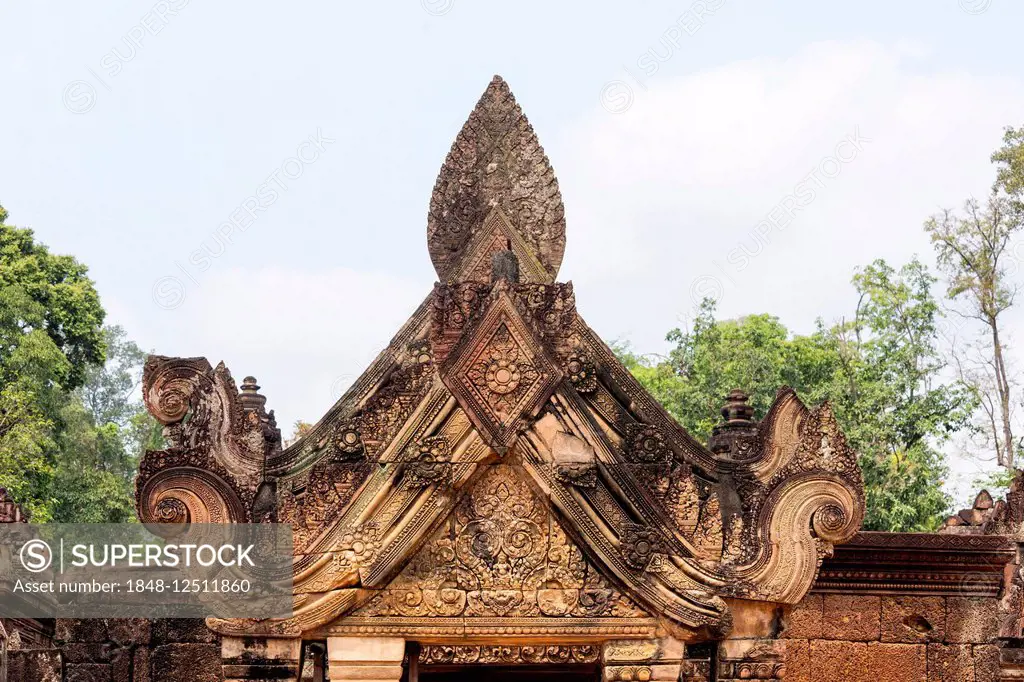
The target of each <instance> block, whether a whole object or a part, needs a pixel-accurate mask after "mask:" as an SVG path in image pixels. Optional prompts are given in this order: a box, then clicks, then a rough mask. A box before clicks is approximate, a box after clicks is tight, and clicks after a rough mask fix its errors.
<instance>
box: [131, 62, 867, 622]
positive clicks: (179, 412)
mask: <svg viewBox="0 0 1024 682" xmlns="http://www.w3.org/2000/svg"><path fill="white" fill-rule="evenodd" d="M564 239H565V223H564V215H563V210H562V203H561V198H560V195H559V193H558V189H557V182H556V181H555V179H554V175H553V172H552V171H551V167H550V165H549V164H548V162H547V159H546V157H545V156H544V153H543V150H542V149H541V147H540V146H539V144H538V143H537V140H536V136H535V135H534V133H533V130H532V128H530V126H529V124H528V123H527V122H526V119H525V117H524V116H523V115H522V111H521V110H520V109H519V107H518V105H517V104H516V103H515V101H514V99H513V98H512V96H511V94H510V93H509V92H508V88H507V86H506V85H505V84H504V82H503V81H501V80H500V79H496V80H495V81H494V82H492V84H491V85H490V87H489V88H488V89H487V91H486V92H485V94H484V96H483V97H482V98H481V101H480V103H479V104H478V106H477V108H476V109H475V110H474V112H473V114H472V115H471V117H470V120H469V121H468V122H467V124H466V126H465V127H464V128H463V130H462V132H461V133H460V134H459V138H458V139H457V140H456V143H455V145H454V146H453V147H452V151H451V153H450V154H449V156H448V159H447V160H446V162H445V165H444V167H443V168H442V171H441V173H440V175H439V178H438V182H437V185H436V186H435V190H434V194H433V196H432V199H431V209H430V217H429V223H428V247H429V251H430V256H431V259H432V261H433V262H434V265H435V268H436V269H437V271H438V273H439V276H440V278H441V281H440V282H438V283H437V284H436V285H435V287H434V290H433V292H432V293H431V294H430V295H429V296H428V298H427V300H426V301H425V302H424V303H423V304H422V305H421V306H420V307H419V309H418V310H417V311H416V313H415V314H414V315H413V316H412V318H411V319H410V320H409V322H408V323H407V324H406V325H405V326H404V327H403V328H402V329H401V330H400V331H399V333H398V335H397V336H396V337H395V338H394V339H393V340H392V342H391V344H389V346H388V348H387V349H385V351H384V352H382V353H381V355H380V356H379V357H378V359H377V360H375V361H374V363H373V364H372V365H371V366H370V368H369V369H368V370H367V372H366V373H365V374H364V375H363V376H361V377H360V378H359V379H358V380H357V381H356V382H355V383H354V384H353V386H352V388H351V389H349V391H348V392H346V394H345V396H343V397H342V399H341V400H339V401H338V403H337V404H336V405H335V406H334V407H333V408H332V409H331V410H330V411H329V412H328V414H327V415H326V416H325V417H324V418H323V419H322V420H321V421H320V422H318V423H317V424H316V425H315V427H314V428H313V430H312V432H311V433H310V434H309V435H308V436H306V437H305V438H303V439H302V440H300V441H299V442H298V443H296V444H294V445H292V446H291V447H289V448H288V449H286V450H282V449H281V447H280V435H279V433H278V432H277V430H276V427H275V425H274V423H273V414H272V413H267V412H265V411H264V409H263V402H265V400H264V399H263V398H262V396H259V395H258V394H257V393H256V392H255V389H254V388H252V386H254V385H255V384H254V382H248V381H247V382H246V384H244V385H243V390H242V392H241V394H240V393H239V392H238V390H237V389H235V386H234V383H233V381H231V379H230V375H229V374H228V373H227V370H226V369H224V368H223V367H222V366H221V367H218V368H217V369H213V368H211V367H210V366H209V364H208V363H206V361H205V360H202V359H191V360H188V359H186V360H179V359H172V358H153V359H152V360H151V365H147V374H146V379H145V386H144V391H145V395H146V400H147V405H149V407H150V410H151V411H152V412H153V413H154V414H155V415H156V416H157V418H158V419H159V420H160V421H161V422H162V423H163V424H165V427H166V432H167V436H168V441H169V442H170V443H171V446H170V447H169V448H168V449H167V450H165V451H160V452H155V453H148V454H147V456H146V458H145V459H144V461H143V464H142V467H141V471H140V476H139V494H138V498H139V510H140V515H141V516H142V517H143V518H144V519H151V520H164V521H185V520H200V519H205V520H213V521H223V522H231V521H246V520H269V519H271V518H275V519H276V520H279V521H283V522H288V523H291V524H293V526H294V528H295V553H296V559H295V588H294V589H295V594H296V609H297V610H296V614H295V617H294V618H292V619H287V620H282V621H261V622H250V621H230V622H228V621H219V622H216V623H212V624H211V625H213V626H214V627H215V628H216V629H218V630H220V631H222V632H225V633H231V634H245V633H264V634H270V635H274V636H299V635H301V634H302V633H312V632H321V633H322V632H325V631H330V632H334V633H348V634H353V633H354V634H360V635H374V634H380V635H388V636H406V635H410V634H416V635H418V636H424V635H430V634H431V633H433V635H436V636H440V635H439V633H446V634H445V636H446V637H451V638H458V637H469V636H480V637H484V636H498V635H501V636H513V635H515V634H516V633H518V634H519V635H521V636H523V637H528V636H529V637H533V636H537V637H550V636H555V635H557V634H558V633H562V634H563V635H567V634H573V633H574V636H578V637H584V638H590V639H589V640H588V641H599V638H600V637H606V638H607V637H609V636H634V637H647V636H651V635H652V634H653V632H654V630H653V629H652V628H654V627H655V624H657V627H663V628H669V629H671V630H672V631H673V633H674V634H675V635H677V636H678V637H680V638H689V639H700V638H708V637H720V636H722V635H723V634H724V633H725V632H726V631H727V630H728V627H729V613H728V608H727V606H726V605H725V602H724V601H723V599H722V597H740V598H745V599H751V600H766V601H781V602H795V601H798V600H799V599H800V598H801V597H802V596H803V594H804V593H806V591H807V590H808V589H809V588H810V585H811V583H812V582H813V580H814V576H815V574H816V571H817V567H818V563H819V561H820V558H821V557H822V556H824V555H826V554H827V553H828V552H829V551H830V548H831V546H832V544H833V543H839V542H842V541H844V540H845V539H846V538H848V537H850V535H852V533H853V532H854V531H855V530H856V528H857V527H858V526H859V523H860V519H861V517H862V515H863V506H864V501H863V489H862V488H863V486H862V482H861V480H860V474H859V470H858V469H857V467H856V460H855V455H854V453H852V452H851V451H850V450H849V448H848V447H847V445H846V443H845V439H844V438H843V436H842V433H841V432H840V431H839V429H838V426H837V425H836V423H835V419H834V416H833V415H832V414H831V411H830V409H829V408H828V406H827V405H826V406H823V407H820V408H816V409H814V410H808V409H807V408H806V407H805V406H804V405H803V404H802V403H801V402H800V401H799V399H797V397H796V395H795V394H794V393H793V392H792V391H789V390H783V391H781V392H780V394H779V396H778V397H777V399H776V401H775V404H774V406H773V407H772V409H771V410H770V411H769V413H768V414H767V415H765V418H764V419H763V420H762V421H761V422H756V421H754V420H753V415H752V411H751V410H750V409H749V406H747V405H746V402H745V401H746V396H745V395H744V394H742V392H739V391H737V392H734V393H732V394H730V396H729V402H728V404H727V406H726V408H725V410H724V411H723V417H724V419H725V421H724V422H723V424H722V425H721V426H720V427H719V428H717V429H716V431H715V435H714V438H713V442H712V443H711V446H712V447H710V448H709V447H705V446H704V445H703V444H701V443H698V442H697V441H695V440H694V439H693V438H692V437H691V436H690V435H689V434H687V433H686V432H685V431H683V430H682V429H681V428H680V427H679V426H678V424H677V423H676V422H675V421H674V420H672V418H671V417H669V415H668V414H667V413H666V412H665V411H664V410H663V409H662V408H661V406H659V405H658V404H657V403H656V402H655V401H654V400H653V399H652V398H651V396H650V395H649V394H647V392H646V391H645V390H644V389H643V388H642V387H641V386H640V385H639V384H638V383H637V381H636V380H635V379H634V378H633V377H632V376H631V375H630V374H629V372H628V371H627V370H626V369H625V368H624V367H623V366H622V365H621V363H619V361H618V360H617V359H616V358H615V356H614V354H613V353H612V352H611V350H610V349H609V348H608V346H607V345H606V344H604V342H603V341H601V339H600V338H599V337H598V336H597V335H596V334H595V333H594V332H593V330H591V329H590V328H589V327H588V326H587V325H586V323H585V322H584V321H583V320H582V318H581V317H580V316H579V314H578V312H577V310H576V304H575V293H574V290H573V287H572V284H571V283H556V282H555V281H554V279H555V277H556V275H557V271H558V267H559V264H560V262H561V257H562V252H563V250H564ZM247 386H248V387H249V388H246V387H247ZM257 388H258V387H257ZM560 439H561V440H560ZM257 490H259V491H260V492H259V494H257ZM275 502H276V505H275ZM254 514H256V515H257V516H259V518H258V519H254V518H253V516H254ZM647 614H654V615H655V616H656V618H657V619H658V620H654V619H653V618H652V617H650V616H648V615H647ZM471 621H472V623H473V625H470V624H469V623H470V622H471ZM629 623H633V625H629ZM594 638H598V640H595V639H594Z"/></svg>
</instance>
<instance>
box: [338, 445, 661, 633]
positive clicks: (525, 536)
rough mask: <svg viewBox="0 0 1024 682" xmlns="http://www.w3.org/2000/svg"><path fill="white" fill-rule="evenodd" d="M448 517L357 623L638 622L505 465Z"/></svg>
mask: <svg viewBox="0 0 1024 682" xmlns="http://www.w3.org/2000/svg"><path fill="white" fill-rule="evenodd" d="M487 469H488V470H487V471H485V472H484V473H483V476H482V478H481V479H480V480H479V481H478V482H477V483H476V485H475V486H474V488H473V490H472V491H471V492H470V493H469V494H468V495H467V496H466V497H464V498H463V500H462V502H460V503H459V505H458V506H457V507H456V509H455V513H454V514H453V515H452V516H451V517H450V518H449V519H448V520H447V522H446V523H445V524H444V525H442V527H441V528H439V529H438V530H437V531H436V532H435V533H434V535H432V536H431V537H430V538H429V539H428V540H427V542H426V544H425V545H424V547H423V548H422V549H420V551H419V553H418V554H417V555H416V556H415V557H414V558H413V559H412V560H411V561H410V562H409V563H408V564H407V565H406V568H405V569H404V570H403V571H402V572H401V573H400V574H399V575H398V576H397V577H396V578H395V579H394V580H393V581H391V583H390V584H389V585H388V586H387V588H385V589H384V590H382V591H381V592H380V594H377V595H375V596H374V597H373V598H372V599H371V600H370V601H369V603H367V604H366V605H365V606H363V607H361V608H360V609H358V610H357V611H356V612H355V613H354V614H353V615H354V616H356V617H369V616H372V617H388V618H401V617H416V618H419V617H429V616H443V617H456V616H462V617H466V618H479V617H516V618H531V617H563V616H564V617H571V618H603V617H614V618H632V617H646V614H645V613H644V612H643V611H642V610H640V609H639V608H638V607H637V606H636V605H635V604H633V603H631V601H630V600H629V599H628V598H626V597H625V596H624V595H622V594H621V593H620V592H619V591H617V590H615V589H613V588H612V587H611V586H610V585H609V584H608V582H607V581H606V580H605V579H604V578H603V576H602V575H601V573H600V572H599V571H598V570H597V569H596V568H595V567H594V566H593V565H592V564H590V563H589V562H588V561H587V560H586V559H585V557H584V555H583V552H582V551H581V550H580V548H579V547H577V546H576V545H575V544H574V543H573V542H571V541H570V540H569V539H568V538H567V537H566V535H565V531H564V530H563V529H562V528H561V526H560V525H559V524H558V523H557V521H555V519H554V518H553V517H552V515H551V513H550V512H549V511H548V510H547V508H546V506H545V505H544V504H543V502H542V501H541V500H539V499H538V498H537V497H536V496H535V495H534V494H533V492H532V490H531V489H530V486H529V485H528V484H527V483H526V482H525V480H524V479H523V474H521V473H518V474H517V472H516V468H515V467H513V466H510V465H505V464H498V465H492V466H489V467H487Z"/></svg>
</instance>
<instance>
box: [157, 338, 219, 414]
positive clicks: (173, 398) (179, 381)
mask: <svg viewBox="0 0 1024 682" xmlns="http://www.w3.org/2000/svg"><path fill="white" fill-rule="evenodd" d="M212 372H213V368H212V367H210V363H209V362H207V361H206V360H205V359H204V358H187V359H180V360H172V359H171V358H165V357H161V356H158V355H154V356H150V357H149V358H148V359H147V360H146V386H145V389H144V390H143V399H144V400H145V402H146V408H147V409H148V410H149V412H150V414H152V415H153V417H154V418H155V419H156V420H157V421H158V422H160V423H161V424H163V425H164V426H168V425H170V424H176V423H178V422H180V421H181V420H183V419H184V418H185V416H186V415H187V414H188V412H189V410H190V409H192V408H193V406H194V404H195V402H196V400H197V398H198V397H199V395H200V393H205V392H208V391H210V390H211V389H212V388H213V381H212V379H211V374H212Z"/></svg>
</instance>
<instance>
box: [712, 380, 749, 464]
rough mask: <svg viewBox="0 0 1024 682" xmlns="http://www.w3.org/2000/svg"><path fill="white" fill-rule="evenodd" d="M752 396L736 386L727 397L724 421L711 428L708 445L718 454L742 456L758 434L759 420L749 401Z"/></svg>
mask: <svg viewBox="0 0 1024 682" xmlns="http://www.w3.org/2000/svg"><path fill="white" fill-rule="evenodd" d="M749 399H750V396H748V395H747V393H746V392H745V391H743V390H741V389H738V388H734V389H733V390H731V391H729V395H727V396H726V397H725V405H724V406H722V419H723V421H722V423H721V424H719V425H718V426H716V427H714V428H713V429H712V430H711V438H710V439H708V447H709V448H710V449H711V451H712V452H713V453H715V454H716V455H729V456H731V457H742V456H743V453H744V452H745V451H746V450H747V449H748V446H749V444H750V442H751V440H752V439H753V438H754V437H755V436H756V435H757V421H755V420H754V408H753V407H751V406H750V404H748V403H747V401H748V400H749Z"/></svg>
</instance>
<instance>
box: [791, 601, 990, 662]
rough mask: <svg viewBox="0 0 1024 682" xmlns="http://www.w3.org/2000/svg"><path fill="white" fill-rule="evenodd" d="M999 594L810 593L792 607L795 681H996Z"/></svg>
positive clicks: (792, 650) (792, 648)
mask: <svg viewBox="0 0 1024 682" xmlns="http://www.w3.org/2000/svg"><path fill="white" fill-rule="evenodd" d="M997 612H998V600H996V599H991V598H979V597H953V596H950V597H918V596H868V595H842V594H810V595H808V596H807V597H806V598H805V599H804V600H803V601H802V602H800V603H799V604H797V605H796V606H793V607H789V608H787V609H786V611H785V612H784V615H783V623H782V631H781V633H780V637H781V639H782V640H783V642H784V645H785V647H784V650H785V661H786V677H785V679H786V680H787V682H823V681H825V680H843V682H940V681H941V682H947V681H950V682H952V681H956V682H992V681H993V680H997V679H998V676H999V655H1000V654H999V648H998V646H997V643H996V637H997V635H998V619H997V618H996V614H997Z"/></svg>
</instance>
